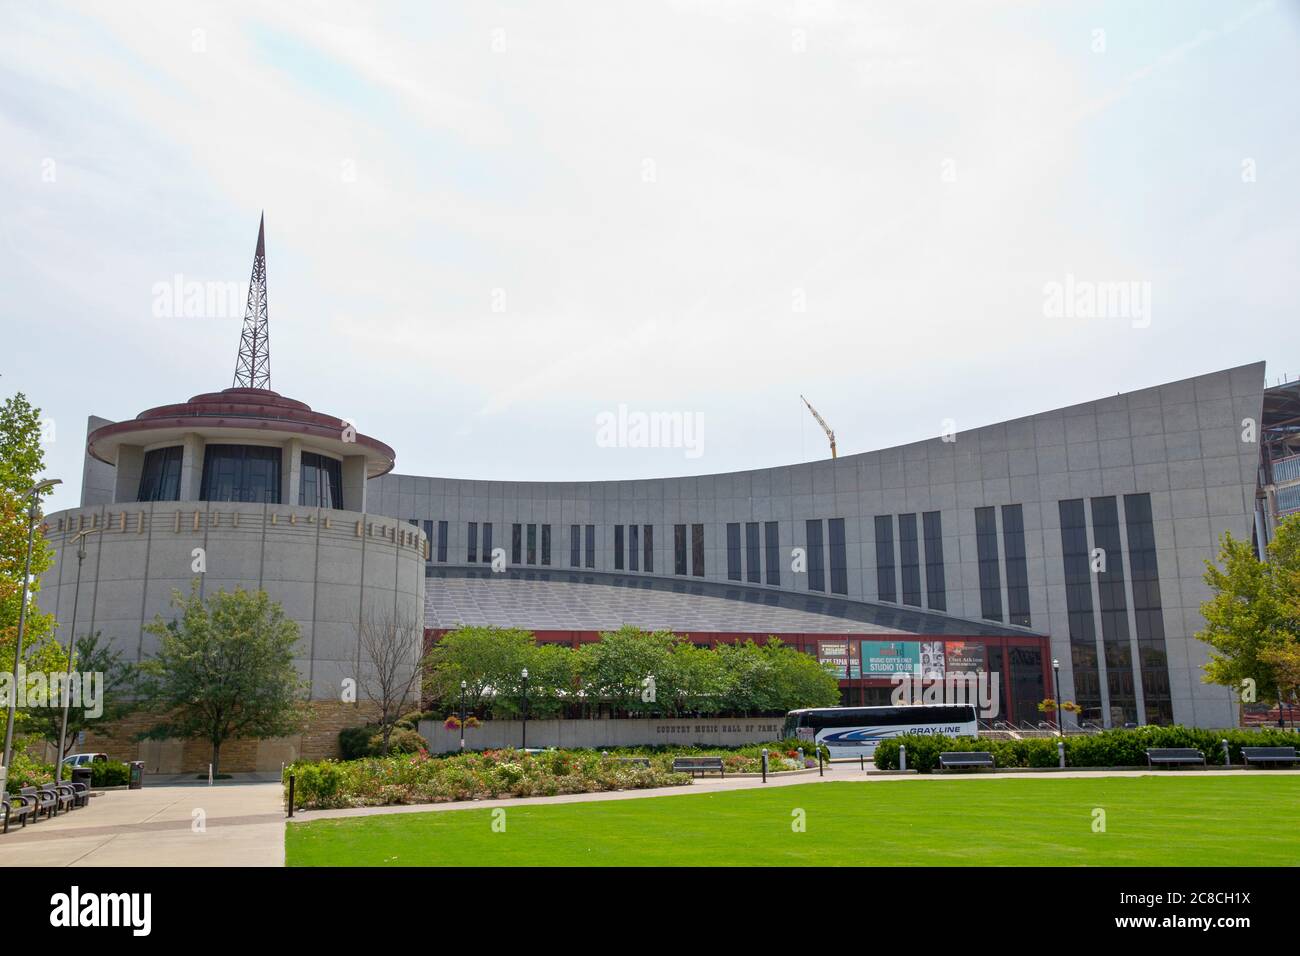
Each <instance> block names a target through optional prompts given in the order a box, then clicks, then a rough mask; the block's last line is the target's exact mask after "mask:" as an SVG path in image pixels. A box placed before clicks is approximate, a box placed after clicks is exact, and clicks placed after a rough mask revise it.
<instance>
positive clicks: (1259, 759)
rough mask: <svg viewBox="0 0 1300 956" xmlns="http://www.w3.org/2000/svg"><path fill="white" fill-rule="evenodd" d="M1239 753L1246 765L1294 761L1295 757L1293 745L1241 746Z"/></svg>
mask: <svg viewBox="0 0 1300 956" xmlns="http://www.w3.org/2000/svg"><path fill="white" fill-rule="evenodd" d="M1241 755H1242V757H1244V758H1245V760H1246V766H1247V767H1249V766H1250V765H1251V764H1253V763H1261V764H1263V763H1273V764H1281V763H1295V762H1296V760H1297V759H1300V758H1297V757H1296V752H1295V748H1294V747H1242V748H1241Z"/></svg>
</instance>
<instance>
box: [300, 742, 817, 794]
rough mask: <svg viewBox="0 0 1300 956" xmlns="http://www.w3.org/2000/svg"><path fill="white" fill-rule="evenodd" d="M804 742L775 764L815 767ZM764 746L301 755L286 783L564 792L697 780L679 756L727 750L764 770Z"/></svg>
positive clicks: (342, 790)
mask: <svg viewBox="0 0 1300 956" xmlns="http://www.w3.org/2000/svg"><path fill="white" fill-rule="evenodd" d="M787 743H788V742H787ZM797 746H798V745H797V744H796V746H794V747H785V746H784V745H780V744H770V745H768V749H769V751H770V753H769V757H768V761H769V762H768V771H769V772H770V773H778V772H781V771H789V770H800V769H804V767H806V766H809V765H811V766H814V767H815V766H816V765H817V760H816V755H815V754H814V755H813V756H812V757H810V758H805V761H804V764H803V765H802V766H801V765H800V763H799V761H798V759H797V755H798V750H797ZM761 751H762V745H755V746H749V747H742V748H738V749H735V750H727V749H725V748H716V747H715V748H702V747H672V748H669V747H628V748H618V749H613V750H609V751H607V752H601V751H597V750H547V751H543V752H542V753H534V754H528V753H524V752H522V751H519V750H486V751H483V752H482V753H477V752H473V753H465V754H453V755H446V756H440V757H430V756H429V755H428V754H425V753H418V754H397V755H393V756H389V757H371V758H365V759H361V760H348V761H338V760H322V761H317V762H302V761H300V762H298V763H295V764H293V765H291V766H289V767H286V768H285V775H284V784H285V795H286V799H287V797H288V784H289V774H293V775H294V776H295V778H296V779H295V783H294V806H295V808H298V809H329V808H336V807H369V806H383V805H386V804H398V803H445V802H449V801H456V800H478V799H485V798H491V797H536V796H556V795H558V794H562V793H599V792H605V791H611V790H637V789H645V788H652V787H670V786H679V785H682V784H688V783H690V782H691V778H690V776H689V775H688V774H683V773H673V772H672V761H673V757H675V756H701V755H710V756H721V757H722V758H723V764H724V766H725V767H726V771H727V773H758V772H760V771H761V769H762V767H761V759H762V758H761ZM619 757H648V758H649V759H650V766H649V767H644V766H641V765H639V764H633V763H628V762H626V761H623V760H619V759H617V758H619Z"/></svg>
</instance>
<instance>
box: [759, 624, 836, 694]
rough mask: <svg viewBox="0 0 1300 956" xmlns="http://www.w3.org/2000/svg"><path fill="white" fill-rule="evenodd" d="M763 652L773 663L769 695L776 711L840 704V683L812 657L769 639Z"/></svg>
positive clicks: (775, 639)
mask: <svg viewBox="0 0 1300 956" xmlns="http://www.w3.org/2000/svg"><path fill="white" fill-rule="evenodd" d="M763 653H764V654H765V655H766V656H767V658H768V659H769V660H770V661H771V662H772V677H773V680H772V693H773V696H774V697H775V700H774V703H775V704H776V707H775V708H774V709H775V710H777V711H787V712H788V711H791V710H798V709H799V708H800V707H834V706H835V705H836V704H838V703H839V702H840V682H839V678H837V677H836V676H835V675H834V674H833V673H831V671H830V668H829V667H828V666H827V665H825V664H823V663H822V662H821V661H819V660H817V658H816V657H814V656H813V655H811V654H805V653H803V652H802V651H800V650H798V649H797V648H793V647H790V646H789V645H788V644H785V643H783V642H782V641H781V640H780V639H779V638H776V637H769V638H768V639H767V643H766V644H764V645H763Z"/></svg>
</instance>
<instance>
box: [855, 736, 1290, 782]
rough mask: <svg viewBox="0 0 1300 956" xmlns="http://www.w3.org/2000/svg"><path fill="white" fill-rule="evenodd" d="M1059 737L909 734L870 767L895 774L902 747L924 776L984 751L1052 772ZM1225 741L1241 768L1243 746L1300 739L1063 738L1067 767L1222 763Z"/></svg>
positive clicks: (1001, 761)
mask: <svg viewBox="0 0 1300 956" xmlns="http://www.w3.org/2000/svg"><path fill="white" fill-rule="evenodd" d="M1060 739H1061V738H1058V737H1032V738H1028V739H1025V740H989V739H986V738H975V737H959V738H952V737H940V736H923V735H909V736H905V737H894V738H890V739H888V740H883V741H881V742H880V744H879V745H878V746H877V747H876V756H875V763H876V767H877V768H879V769H881V770H897V769H898V748H899V746H900V745H904V744H905V745H906V746H907V769H908V770H916V771H918V772H919V773H929V772H930V771H931V770H933V769H934V768H935V767H937V766H938V765H939V754H940V753H942V752H943V751H945V750H987V751H989V752H990V753H992V754H993V759H994V760H995V761H996V763H997V765H998V766H999V767H1055V766H1057V765H1058V763H1059V758H1058V756H1057V750H1056V744H1057V741H1058V740H1060ZM1223 740H1227V741H1228V749H1229V750H1230V751H1231V754H1232V762H1233V763H1234V764H1236V765H1241V764H1242V762H1243V758H1242V756H1241V748H1242V747H1286V746H1292V747H1294V746H1297V745H1298V744H1300V738H1298V737H1297V735H1296V733H1295V732H1294V731H1287V730H1275V729H1264V730H1242V729H1231V730H1203V729H1201V728H1198V727H1182V726H1177V725H1175V726H1172V727H1155V726H1151V727H1138V728H1135V729H1134V728H1130V729H1127V730H1126V729H1113V730H1103V731H1100V732H1099V733H1095V734H1078V735H1072V736H1067V737H1066V738H1065V763H1066V766H1067V767H1145V766H1146V765H1147V757H1146V750H1147V748H1148V747H1194V748H1195V749H1197V750H1200V751H1202V752H1203V753H1204V754H1205V762H1206V763H1207V764H1222V763H1223V745H1222V743H1221V741H1223Z"/></svg>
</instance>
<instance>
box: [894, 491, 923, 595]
mask: <svg viewBox="0 0 1300 956" xmlns="http://www.w3.org/2000/svg"><path fill="white" fill-rule="evenodd" d="M898 557H899V566H900V568H901V570H902V572H903V603H904V604H910V605H912V607H920V606H921V549H920V543H919V542H918V541H917V537H916V514H915V513H912V514H906V515H899V516H898Z"/></svg>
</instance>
